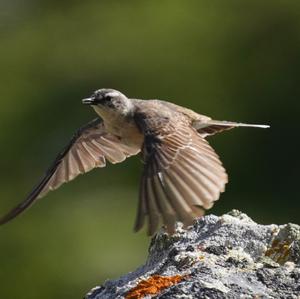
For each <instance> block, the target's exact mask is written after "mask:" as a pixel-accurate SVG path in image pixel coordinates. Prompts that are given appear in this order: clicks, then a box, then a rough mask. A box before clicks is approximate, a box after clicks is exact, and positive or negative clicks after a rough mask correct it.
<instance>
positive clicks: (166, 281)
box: [125, 275, 184, 299]
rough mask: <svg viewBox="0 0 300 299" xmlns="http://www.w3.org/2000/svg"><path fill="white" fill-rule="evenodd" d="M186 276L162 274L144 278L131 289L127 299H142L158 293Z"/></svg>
mask: <svg viewBox="0 0 300 299" xmlns="http://www.w3.org/2000/svg"><path fill="white" fill-rule="evenodd" d="M183 278H184V276H180V275H175V276H160V275H153V276H151V277H149V278H148V279H147V280H142V281H140V282H139V283H138V285H137V286H136V287H134V288H133V289H131V290H130V291H129V292H128V293H127V295H126V297H125V299H142V298H144V297H145V296H147V295H156V294H158V293H160V292H161V291H162V290H163V289H166V288H168V287H170V286H172V285H174V284H177V283H179V282H180V281H181V280H182V279H183Z"/></svg>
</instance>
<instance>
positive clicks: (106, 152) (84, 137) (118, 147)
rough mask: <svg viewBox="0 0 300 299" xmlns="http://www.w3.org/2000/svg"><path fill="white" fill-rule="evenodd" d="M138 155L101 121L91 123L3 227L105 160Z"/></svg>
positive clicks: (74, 138)
mask: <svg viewBox="0 0 300 299" xmlns="http://www.w3.org/2000/svg"><path fill="white" fill-rule="evenodd" d="M138 152H139V150H137V149H136V148H131V147H129V146H127V145H125V144H123V143H122V140H121V139H119V138H118V137H116V136H114V135H111V134H109V133H107V132H106V131H105V128H104V124H103V121H102V120H101V119H100V118H97V119H94V120H92V121H91V122H89V123H88V124H87V125H85V126H83V127H82V128H80V129H79V130H78V131H77V132H76V133H75V135H74V136H73V138H72V139H71V141H70V142H69V144H68V145H67V146H66V147H65V148H64V150H63V151H62V152H61V153H60V154H59V155H58V156H57V157H56V159H55V160H54V162H53V164H52V165H51V167H50V168H49V169H48V171H47V172H46V173H45V175H44V177H43V178H42V180H41V181H40V182H39V184H38V185H37V186H36V187H35V188H34V189H33V190H32V192H31V193H30V194H29V195H28V196H27V198H26V199H25V200H24V201H23V202H22V203H20V204H19V205H18V206H16V207H15V208H14V209H12V210H11V211H10V212H9V213H8V214H6V215H5V216H4V217H2V218H0V224H4V223H6V222H8V221H9V220H11V219H13V218H14V217H16V216H17V215H19V214H20V213H21V212H23V211H24V210H25V209H26V208H28V207H29V206H30V205H31V204H32V203H33V202H35V200H36V199H38V198H41V197H43V196H44V195H46V193H48V192H49V191H51V190H55V189H57V188H58V187H60V186H61V185H62V184H63V183H66V182H69V181H71V180H73V179H74V178H75V177H77V176H78V175H79V174H83V173H86V172H88V171H90V170H92V169H93V168H96V167H104V166H105V165H106V159H107V160H108V161H110V162H111V163H119V162H122V161H124V160H125V159H126V157H129V156H132V155H135V154H137V153H138Z"/></svg>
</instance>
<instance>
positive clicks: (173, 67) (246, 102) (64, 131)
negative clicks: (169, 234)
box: [0, 0, 300, 299]
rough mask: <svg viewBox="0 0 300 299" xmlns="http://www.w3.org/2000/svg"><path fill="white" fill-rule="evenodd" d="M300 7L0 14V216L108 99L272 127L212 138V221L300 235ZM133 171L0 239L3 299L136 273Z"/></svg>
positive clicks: (44, 294) (79, 185) (134, 7)
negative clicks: (244, 221)
mask: <svg viewBox="0 0 300 299" xmlns="http://www.w3.org/2000/svg"><path fill="white" fill-rule="evenodd" d="M299 53H300V2H299V1H298V2H297V1H292V0H289V1H280V0H272V1H258V0H252V1H243V2H240V1H233V0H230V1H226V2H222V1H196V0H194V1H192V0H188V1H177V0H175V1H170V0H169V1H127V2H125V1H96V0H95V1H71V0H69V1H64V2H62V1H35V0H27V1H21V0H14V1H10V0H2V1H1V3H0V65H1V72H0V79H1V81H0V82H1V90H0V97H1V109H0V144H1V147H0V153H1V157H2V158H1V159H0V165H1V173H0V178H1V180H0V199H1V201H0V211H1V213H4V212H5V211H7V210H8V209H9V208H11V207H12V206H13V205H15V204H16V203H17V202H19V201H20V200H22V199H23V197H24V195H26V193H27V192H28V191H30V188H31V187H32V186H33V185H34V184H35V183H36V182H37V180H38V178H39V177H40V176H41V174H42V173H43V172H44V170H45V169H46V168H47V167H48V164H49V163H50V161H51V160H52V159H53V157H54V156H55V155H56V153H57V152H58V151H59V150H60V149H61V148H62V147H63V146H64V145H65V143H66V142H67V141H68V140H69V138H70V137H71V136H72V134H73V132H74V131H75V130H76V128H78V127H79V126H81V125H83V124H84V123H86V122H88V121H89V120H90V119H92V118H94V117H95V114H94V112H93V111H92V110H91V109H88V107H84V106H82V105H81V102H80V99H81V98H84V97H86V96H88V95H89V94H91V93H92V91H93V90H95V89H98V88H102V87H111V88H115V89H119V90H121V91H122V92H123V93H125V94H126V95H128V96H130V97H137V98H156V97H158V98H160V99H166V100H170V101H172V102H175V103H177V104H180V105H183V106H187V107H190V108H192V109H194V110H195V111H198V112H199V113H202V114H207V115H209V116H211V117H214V118H216V119H226V120H232V121H243V122H251V123H268V124H270V125H271V129H269V130H258V129H236V130H232V131H230V132H226V133H224V134H220V135H218V136H214V137H212V138H210V142H211V144H212V145H213V146H214V147H215V149H216V151H217V152H218V153H219V154H220V156H221V157H222V160H223V161H224V164H225V166H226V168H227V170H228V172H229V176H230V183H229V184H228V186H227V191H226V193H224V194H222V196H221V200H220V201H219V202H217V203H216V205H215V207H214V208H213V209H212V210H211V211H210V212H212V213H217V214H221V213H224V212H227V211H228V210H230V209H232V208H237V209H240V210H242V211H244V212H246V213H247V214H248V215H250V216H251V217H252V218H254V219H255V220H256V221H259V222H261V223H271V222H273V223H284V222H296V223H299V222H300V217H299V210H300V203H299V189H298V179H299V155H298V152H299V141H298V140H299V138H298V136H299V124H298V118H299V116H298V114H299V108H300V104H299V95H300V94H299V93H300V92H299V78H300V71H299V70H300V54H299ZM139 160H140V159H139V158H131V159H128V160H127V161H126V162H125V163H123V164H120V165H114V166H111V165H109V166H108V167H107V168H106V169H100V170H99V169H97V170H94V171H93V172H91V173H89V174H87V175H85V176H82V177H80V178H78V179H76V180H75V181H74V182H72V183H70V184H68V185H66V186H64V187H63V188H61V189H60V190H58V191H56V192H52V193H51V194H49V195H48V196H47V197H46V198H45V199H43V200H41V201H40V202H38V203H37V204H36V205H35V206H34V207H33V208H32V209H31V210H30V211H29V212H27V213H26V214H24V215H23V216H22V217H20V218H18V219H16V220H15V221H13V222H12V223H10V224H8V225H5V226H3V227H1V228H0V245H1V246H0V260H1V268H0V284H1V298H24V299H29V298H30V299H33V298H44V299H48V298H49V299H50V298H51V299H52V298H57V299H59V298H64V299H66V298H78V297H82V295H83V294H84V293H85V291H87V290H88V289H89V288H91V287H92V286H94V285H96V284H99V283H101V282H103V281H104V280H105V279H108V278H114V277H118V276H119V275H121V274H122V273H125V272H128V271H130V270H133V269H134V268H135V267H136V266H137V265H139V264H141V263H142V262H143V261H144V260H145V257H146V255H147V246H148V244H149V239H148V238H147V237H146V236H145V234H144V233H139V234H132V232H131V230H132V224H133V219H134V215H135V209H136V203H137V193H138V187H137V186H138V182H139V175H140V173H141V169H142V165H141V163H140V161H139Z"/></svg>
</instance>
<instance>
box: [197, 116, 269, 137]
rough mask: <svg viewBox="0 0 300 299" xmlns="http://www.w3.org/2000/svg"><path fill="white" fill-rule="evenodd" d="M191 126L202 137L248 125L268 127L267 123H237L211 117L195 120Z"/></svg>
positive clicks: (251, 126)
mask: <svg viewBox="0 0 300 299" xmlns="http://www.w3.org/2000/svg"><path fill="white" fill-rule="evenodd" d="M193 126H194V128H195V129H196V130H197V131H198V133H199V134H200V135H201V136H202V137H206V136H210V135H214V134H217V133H220V132H223V131H225V130H230V129H233V128H237V127H250V128H263V129H266V128H269V127H270V126H268V125H256V124H244V123H237V122H231V121H224V120H212V119H209V120H199V121H195V122H194V124H193Z"/></svg>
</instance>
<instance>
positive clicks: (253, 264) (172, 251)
mask: <svg viewBox="0 0 300 299" xmlns="http://www.w3.org/2000/svg"><path fill="white" fill-rule="evenodd" d="M85 298H86V299H100V298H101V299H109V298H126V299H139V298H160V299H167V298H185V299H189V298H190V299H192V298H199V299H200V298H212V299H213V298H215V299H219V298H220V299H221V298H252V299H253V298H291V299H294V298H295V299H299V298H300V227H299V226H297V225H295V224H286V225H280V226H278V225H274V224H272V225H259V224H257V223H255V222H254V221H252V220H251V219H250V218H249V217H248V216H247V215H245V214H242V213H241V212H239V211H236V210H234V211H232V212H230V213H228V214H225V215H223V216H221V217H217V216H214V215H208V216H205V217H202V218H201V219H199V220H197V221H196V222H195V224H194V225H193V226H191V227H189V228H188V229H187V230H185V229H183V228H182V226H180V224H178V226H177V229H176V232H175V234H174V235H173V236H168V235H167V234H166V233H165V232H164V231H163V230H161V231H160V232H159V233H158V234H157V235H156V236H154V237H153V239H152V242H151V245H150V248H149V257H148V259H147V262H146V264H145V265H143V266H142V267H140V268H138V269H137V270H136V271H135V272H132V273H129V274H127V275H124V276H123V277H121V278H119V279H118V280H115V281H107V282H106V283H105V284H104V285H102V286H100V287H96V288H94V289H93V290H92V291H90V292H89V293H88V294H87V295H86V297H85Z"/></svg>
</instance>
